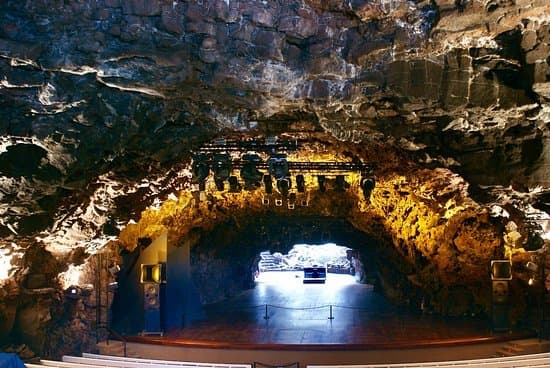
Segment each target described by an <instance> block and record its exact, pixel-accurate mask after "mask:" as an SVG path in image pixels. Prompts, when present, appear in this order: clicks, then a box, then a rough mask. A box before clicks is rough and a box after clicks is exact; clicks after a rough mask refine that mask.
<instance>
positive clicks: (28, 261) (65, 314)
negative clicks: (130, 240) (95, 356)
mask: <svg viewBox="0 0 550 368" xmlns="http://www.w3.org/2000/svg"><path fill="white" fill-rule="evenodd" d="M20 261H21V264H20V267H21V269H22V270H24V271H23V272H16V273H15V276H14V277H13V278H11V279H9V280H7V281H6V282H3V283H0V295H1V296H2V298H0V331H1V334H0V345H1V346H6V345H9V346H8V349H7V350H6V351H11V352H16V353H18V354H19V355H20V356H21V357H22V358H24V359H30V358H34V357H36V356H43V357H51V358H60V357H61V356H62V355H64V354H78V353H81V352H82V351H84V350H87V351H93V350H94V348H95V344H96V339H104V338H105V337H106V336H107V331H106V330H105V329H104V328H100V327H99V326H98V324H99V325H100V324H107V323H108V322H107V320H108V318H109V309H110V306H111V303H112V300H113V297H114V290H112V289H109V288H108V285H109V284H110V283H112V282H114V281H115V276H114V275H113V274H111V273H110V272H109V271H108V268H109V267H111V266H112V265H113V264H115V263H117V262H118V263H119V261H118V248H117V247H115V246H114V244H111V245H110V246H106V247H105V249H103V251H102V253H101V255H98V254H95V255H90V254H87V253H86V252H85V251H84V249H83V248H78V249H76V250H75V251H74V252H72V253H70V254H68V255H66V256H65V257H63V258H61V259H60V258H58V257H56V256H55V255H53V254H51V253H50V252H48V251H47V250H45V249H44V244H41V243H31V244H28V245H27V246H26V248H25V254H24V256H23V257H22V259H21V260H20ZM71 289H74V294H73V293H71V292H70V291H71ZM96 326H98V327H97V328H96Z"/></svg>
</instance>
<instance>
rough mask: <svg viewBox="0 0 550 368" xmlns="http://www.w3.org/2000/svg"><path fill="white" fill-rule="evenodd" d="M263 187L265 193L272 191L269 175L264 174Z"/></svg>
mask: <svg viewBox="0 0 550 368" xmlns="http://www.w3.org/2000/svg"><path fill="white" fill-rule="evenodd" d="M264 188H265V192H266V193H267V194H271V193H273V183H272V182H271V175H269V174H266V175H264Z"/></svg>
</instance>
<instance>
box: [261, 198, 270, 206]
mask: <svg viewBox="0 0 550 368" xmlns="http://www.w3.org/2000/svg"><path fill="white" fill-rule="evenodd" d="M262 204H263V205H264V206H269V198H265V197H263V198H262Z"/></svg>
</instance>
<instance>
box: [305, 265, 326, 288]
mask: <svg viewBox="0 0 550 368" xmlns="http://www.w3.org/2000/svg"><path fill="white" fill-rule="evenodd" d="M326 280H327V268H326V267H304V280H303V282H304V284H324V283H325V281H326Z"/></svg>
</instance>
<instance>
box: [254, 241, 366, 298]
mask: <svg viewBox="0 0 550 368" xmlns="http://www.w3.org/2000/svg"><path fill="white" fill-rule="evenodd" d="M258 258H259V261H258V264H257V267H256V271H255V274H254V280H255V282H256V285H258V284H269V285H281V286H283V287H289V288H294V287H299V286H300V285H302V284H307V283H319V284H325V283H326V284H327V285H329V286H336V285H347V284H353V283H355V282H360V281H361V279H362V276H363V274H364V272H363V265H362V263H361V261H360V260H359V257H358V256H357V252H356V251H354V250H353V249H351V248H348V247H346V246H342V245H337V244H335V243H325V244H294V246H293V247H292V249H291V250H290V251H289V252H288V253H286V254H282V253H280V252H274V253H272V252H271V251H269V250H266V251H262V252H260V254H259V255H258Z"/></svg>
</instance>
